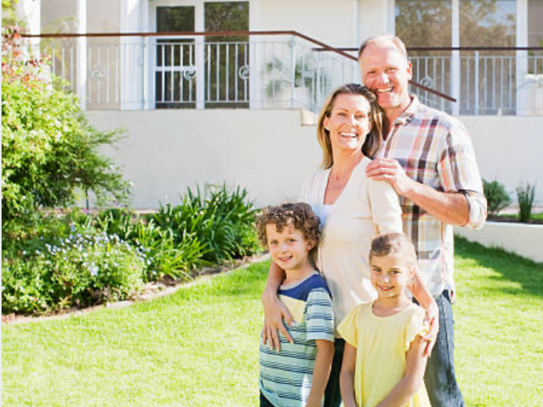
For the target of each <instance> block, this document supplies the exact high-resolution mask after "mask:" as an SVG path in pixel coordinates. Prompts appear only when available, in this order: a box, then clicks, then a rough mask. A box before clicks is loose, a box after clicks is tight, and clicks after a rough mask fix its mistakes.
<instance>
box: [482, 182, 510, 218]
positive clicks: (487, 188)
mask: <svg viewBox="0 0 543 407" xmlns="http://www.w3.org/2000/svg"><path fill="white" fill-rule="evenodd" d="M483 188H484V193H485V197H486V201H487V204H488V213H489V214H492V215H497V214H498V213H499V212H500V211H501V210H502V209H503V208H505V207H506V206H508V205H509V204H511V197H510V196H509V194H508V193H507V191H506V190H505V187H504V186H503V184H501V183H500V182H498V181H492V182H488V181H486V180H484V179H483Z"/></svg>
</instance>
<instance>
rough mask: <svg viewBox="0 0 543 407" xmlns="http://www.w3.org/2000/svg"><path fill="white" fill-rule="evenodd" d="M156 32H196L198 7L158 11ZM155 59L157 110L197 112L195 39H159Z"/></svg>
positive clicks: (180, 7)
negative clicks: (188, 109) (189, 110)
mask: <svg viewBox="0 0 543 407" xmlns="http://www.w3.org/2000/svg"><path fill="white" fill-rule="evenodd" d="M156 31H157V32H193V31H195V7H194V6H176V7H157V8H156ZM155 55H156V63H155V104H156V108H157V109H165V108H195V107H196V85H197V80H198V78H197V76H198V69H197V63H196V49H195V41H194V38H191V39H177V38H172V39H164V38H162V39H159V40H157V41H156V52H155Z"/></svg>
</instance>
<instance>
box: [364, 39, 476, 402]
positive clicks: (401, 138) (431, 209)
mask: <svg viewBox="0 0 543 407" xmlns="http://www.w3.org/2000/svg"><path fill="white" fill-rule="evenodd" d="M359 64H360V70H361V74H362V82H363V84H364V85H365V86H366V87H368V88H369V89H371V90H372V91H373V92H375V93H376V95H377V98H378V103H379V105H380V106H381V108H382V109H383V111H384V115H385V118H384V119H385V120H384V121H385V123H384V130H383V135H384V139H385V142H384V146H383V149H382V151H381V153H380V157H379V158H376V159H375V160H374V161H373V162H372V163H371V164H370V165H369V166H368V168H367V175H368V177H370V178H373V179H376V180H384V181H386V182H389V183H390V184H391V185H392V186H393V187H394V189H395V190H396V192H397V193H398V195H399V196H400V203H401V205H402V212H403V222H404V231H405V232H406V233H407V235H408V236H410V237H411V239H412V240H413V243H414V244H415V247H416V248H417V252H418V256H419V267H420V274H421V276H422V278H423V280H424V282H425V283H426V285H427V287H428V289H429V290H430V292H431V293H432V295H433V296H434V298H435V300H436V302H437V304H438V308H439V333H438V335H437V339H436V344H435V347H434V349H433V351H432V355H431V357H430V359H429V362H428V366H427V370H426V375H425V382H426V386H427V389H428V393H429V396H430V401H431V403H432V406H436V407H459V406H464V400H463V398H462V394H461V392H460V389H459V387H458V384H457V382H456V378H455V373H454V365H453V346H454V344H453V318H452V306H451V303H452V302H453V298H454V289H455V287H454V280H453V225H458V226H464V227H469V228H473V229H477V228H480V227H482V226H483V224H484V222H485V219H486V200H485V197H484V194H483V187H482V182H481V176H480V173H479V169H478V167H477V163H476V161H475V155H474V151H473V146H472V144H471V139H470V137H469V135H468V133H467V130H466V128H465V127H464V126H463V125H462V123H460V122H459V121H458V120H456V119H454V118H452V117H450V116H449V115H447V114H445V113H443V112H440V111H438V110H434V109H431V108H429V107H427V106H425V105H423V104H422V103H420V102H419V100H418V99H417V98H416V97H414V96H411V95H410V94H409V80H410V79H411V76H412V73H411V63H410V62H409V61H408V59H407V52H406V49H405V45H404V44H403V42H402V41H401V40H400V39H399V38H398V37H394V36H391V35H380V36H375V37H372V38H370V39H368V40H366V41H365V42H364V43H363V44H362V45H361V47H360V50H359Z"/></svg>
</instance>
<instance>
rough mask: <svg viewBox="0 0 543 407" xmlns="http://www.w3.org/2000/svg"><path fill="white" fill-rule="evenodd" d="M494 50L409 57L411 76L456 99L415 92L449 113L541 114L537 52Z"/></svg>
mask: <svg viewBox="0 0 543 407" xmlns="http://www.w3.org/2000/svg"><path fill="white" fill-rule="evenodd" d="M451 54H452V55H451ZM499 54H500V53H497V52H496V53H493V54H492V55H488V52H484V53H482V52H479V51H474V52H469V53H468V52H464V53H462V54H461V55H458V54H457V55H454V53H450V54H449V55H447V56H415V57H411V62H412V64H413V80H415V81H417V82H419V83H421V84H423V85H426V86H428V87H430V88H432V89H436V90H438V91H440V92H443V93H447V94H450V95H452V96H453V97H455V98H456V99H457V100H458V102H457V103H451V102H449V101H447V100H444V99H442V98H436V97H435V96H434V95H430V94H428V93H427V92H425V91H419V90H415V93H419V94H420V95H422V96H423V97H424V98H426V100H427V101H429V103H430V104H432V105H434V106H436V107H439V108H440V109H442V110H445V111H448V112H450V113H453V114H461V115H515V114H516V115H543V56H534V55H528V54H527V53H526V52H519V53H516V54H515V53H513V54H512V55H499ZM501 54H503V52H502V53H501ZM455 72H457V74H456V75H455Z"/></svg>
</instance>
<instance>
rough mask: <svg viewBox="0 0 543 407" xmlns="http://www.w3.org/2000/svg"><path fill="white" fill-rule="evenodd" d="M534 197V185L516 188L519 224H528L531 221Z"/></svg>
mask: <svg viewBox="0 0 543 407" xmlns="http://www.w3.org/2000/svg"><path fill="white" fill-rule="evenodd" d="M534 197H535V185H530V184H528V183H527V184H525V185H524V184H523V185H521V186H519V187H517V199H518V207H519V213H518V217H519V220H520V221H521V222H526V223H528V222H530V220H531V219H532V206H533V203H534Z"/></svg>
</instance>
